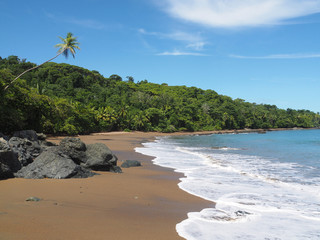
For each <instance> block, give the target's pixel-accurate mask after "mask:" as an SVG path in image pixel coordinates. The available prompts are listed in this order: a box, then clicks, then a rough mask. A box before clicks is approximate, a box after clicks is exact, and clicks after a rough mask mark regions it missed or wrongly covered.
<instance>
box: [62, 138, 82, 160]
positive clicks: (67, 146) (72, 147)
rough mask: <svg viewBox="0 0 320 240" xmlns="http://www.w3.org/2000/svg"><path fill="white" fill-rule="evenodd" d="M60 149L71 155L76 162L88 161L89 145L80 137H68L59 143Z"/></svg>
mask: <svg viewBox="0 0 320 240" xmlns="http://www.w3.org/2000/svg"><path fill="white" fill-rule="evenodd" d="M59 148H60V150H61V151H62V152H63V153H64V154H66V155H67V156H69V157H70V158H71V159H72V160H73V161H74V162H75V163H76V164H80V163H84V162H86V153H85V152H86V150H87V147H86V145H85V144H84V142H82V141H81V140H80V139H79V138H74V137H66V138H64V139H62V140H61V142H60V144H59Z"/></svg>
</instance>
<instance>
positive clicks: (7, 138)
mask: <svg viewBox="0 0 320 240" xmlns="http://www.w3.org/2000/svg"><path fill="white" fill-rule="evenodd" d="M0 138H3V139H4V140H7V141H8V140H9V137H8V136H6V135H4V134H3V133H2V132H0Z"/></svg>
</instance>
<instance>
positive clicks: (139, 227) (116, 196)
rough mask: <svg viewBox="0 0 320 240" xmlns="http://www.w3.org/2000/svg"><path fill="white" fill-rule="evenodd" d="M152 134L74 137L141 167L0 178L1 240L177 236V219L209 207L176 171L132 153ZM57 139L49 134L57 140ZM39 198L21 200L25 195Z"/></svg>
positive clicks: (134, 239) (162, 239)
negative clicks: (183, 185) (79, 175)
mask: <svg viewBox="0 0 320 240" xmlns="http://www.w3.org/2000/svg"><path fill="white" fill-rule="evenodd" d="M157 135H162V134H157V133H140V132H130V133H124V132H116V133H98V134H92V135H87V136H80V138H81V140H82V141H84V142H85V143H87V144H89V143H96V142H101V143H105V144H106V145H107V146H108V147H109V148H110V149H111V150H112V151H113V152H114V153H115V154H116V155H117V156H118V158H119V162H118V165H119V164H121V161H124V160H127V159H130V160H139V161H141V162H142V165H143V166H142V167H135V168H128V169H123V173H122V174H116V173H108V172H99V173H100V175H98V176H94V177H91V178H87V179H60V180H55V179H40V180H33V179H32V180H29V179H8V180H3V181H0V239H1V240H31V239H32V240H60V239H61V240H65V239H77V240H105V239H116V240H121V239H131V240H144V239H148V240H170V239H182V238H181V237H179V235H178V234H177V232H176V229H175V226H176V224H177V223H179V222H180V221H182V220H183V219H186V218H187V213H188V212H192V211H200V210H202V209H203V208H206V207H213V206H214V203H212V202H208V201H205V200H203V199H200V198H198V197H196V196H192V195H190V194H188V193H186V192H184V191H182V190H181V189H179V187H178V185H177V184H178V182H179V178H180V177H182V175H181V174H179V173H175V172H174V171H173V170H172V169H168V168H162V167H159V166H156V165H154V164H152V158H151V157H149V156H144V155H142V154H139V153H136V152H134V148H135V147H138V146H140V143H141V142H146V141H152V140H153V139H154V137H155V136H157ZM60 139H61V138H51V139H50V140H52V141H59V140H60ZM31 196H35V197H38V198H41V201H39V202H29V201H25V200H26V199H27V198H28V197H31Z"/></svg>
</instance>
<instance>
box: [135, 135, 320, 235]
mask: <svg viewBox="0 0 320 240" xmlns="http://www.w3.org/2000/svg"><path fill="white" fill-rule="evenodd" d="M136 150H137V151H138V152H141V153H143V154H147V155H151V156H154V157H156V158H155V160H154V162H155V164H158V165H161V166H165V167H170V168H173V169H175V171H177V172H182V173H184V175H185V177H184V178H182V179H181V182H180V184H179V187H180V188H181V189H183V190H185V191H187V192H189V193H191V194H194V195H197V196H200V197H202V198H204V199H207V200H209V201H212V202H215V203H216V207H215V208H208V209H203V210H202V211H201V212H194V213H189V214H188V218H187V219H186V220H184V221H183V222H181V223H179V224H177V226H176V229H177V232H178V233H179V235H181V236H182V237H184V238H186V239H190V240H193V239H197V240H201V239H203V240H211V239H244V240H247V239H264V240H267V239H268V240H271V239H273V240H280V239H299V240H300V239H320V130H293V131H276V132H267V133H266V134H257V133H250V134H223V135H205V136H203V135H202V136H176V137H164V138H159V139H157V140H156V141H155V142H152V143H146V144H144V148H138V149H136Z"/></svg>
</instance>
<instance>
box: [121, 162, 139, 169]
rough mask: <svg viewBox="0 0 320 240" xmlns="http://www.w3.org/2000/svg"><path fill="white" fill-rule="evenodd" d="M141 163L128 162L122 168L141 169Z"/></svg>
mask: <svg viewBox="0 0 320 240" xmlns="http://www.w3.org/2000/svg"><path fill="white" fill-rule="evenodd" d="M140 166H141V163H140V162H139V161H137V160H126V161H124V163H122V164H121V167H122V168H130V167H140Z"/></svg>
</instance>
